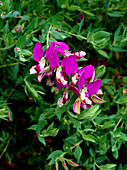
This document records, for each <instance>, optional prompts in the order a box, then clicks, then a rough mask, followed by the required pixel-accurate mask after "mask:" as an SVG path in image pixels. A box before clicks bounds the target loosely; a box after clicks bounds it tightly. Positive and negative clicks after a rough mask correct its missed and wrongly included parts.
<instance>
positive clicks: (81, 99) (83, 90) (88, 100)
mask: <svg viewBox="0 0 127 170" xmlns="http://www.w3.org/2000/svg"><path fill="white" fill-rule="evenodd" d="M83 74H84V75H85V72H83ZM81 75H82V74H81ZM84 75H83V77H85V76H84ZM86 75H87V74H86ZM88 78H89V77H88ZM79 80H80V81H78V89H77V88H76V87H74V86H71V85H69V90H71V91H73V92H74V93H75V94H77V95H78V98H77V99H76V101H75V103H74V104H73V111H74V112H75V113H77V114H80V107H81V106H83V108H85V109H86V108H88V107H91V106H93V103H97V104H101V103H104V102H105V101H104V100H102V99H100V98H99V97H98V96H97V94H100V90H99V88H100V87H101V83H102V81H101V79H99V80H95V81H93V82H90V83H88V84H87V85H86V87H84V85H85V80H84V79H81V78H79Z"/></svg>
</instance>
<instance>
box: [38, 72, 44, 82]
mask: <svg viewBox="0 0 127 170" xmlns="http://www.w3.org/2000/svg"><path fill="white" fill-rule="evenodd" d="M45 75H46V73H45V72H44V73H41V74H38V76H37V79H38V81H39V82H41V81H42V79H43V77H44V76H45Z"/></svg>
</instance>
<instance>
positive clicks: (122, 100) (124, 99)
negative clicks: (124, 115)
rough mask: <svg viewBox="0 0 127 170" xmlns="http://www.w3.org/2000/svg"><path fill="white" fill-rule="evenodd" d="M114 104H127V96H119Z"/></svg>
mask: <svg viewBox="0 0 127 170" xmlns="http://www.w3.org/2000/svg"><path fill="white" fill-rule="evenodd" d="M115 102H116V103H118V104H125V105H126V104H127V94H125V95H123V96H120V98H119V99H118V100H117V101H115Z"/></svg>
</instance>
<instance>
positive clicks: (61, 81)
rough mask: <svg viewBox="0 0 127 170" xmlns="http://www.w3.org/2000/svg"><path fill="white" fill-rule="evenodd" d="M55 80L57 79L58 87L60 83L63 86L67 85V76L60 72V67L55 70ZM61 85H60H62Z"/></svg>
mask: <svg viewBox="0 0 127 170" xmlns="http://www.w3.org/2000/svg"><path fill="white" fill-rule="evenodd" d="M56 81H57V83H58V84H57V85H58V87H59V85H60V84H61V85H62V86H63V87H67V85H68V80H67V76H66V74H65V73H63V72H62V69H61V67H58V68H57V71H56ZM62 86H61V87H62Z"/></svg>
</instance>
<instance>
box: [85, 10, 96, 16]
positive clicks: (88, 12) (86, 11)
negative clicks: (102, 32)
mask: <svg viewBox="0 0 127 170" xmlns="http://www.w3.org/2000/svg"><path fill="white" fill-rule="evenodd" d="M83 12H85V14H87V15H89V16H91V17H94V16H95V15H94V14H93V13H92V12H90V11H88V10H83Z"/></svg>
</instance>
